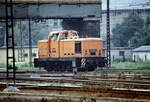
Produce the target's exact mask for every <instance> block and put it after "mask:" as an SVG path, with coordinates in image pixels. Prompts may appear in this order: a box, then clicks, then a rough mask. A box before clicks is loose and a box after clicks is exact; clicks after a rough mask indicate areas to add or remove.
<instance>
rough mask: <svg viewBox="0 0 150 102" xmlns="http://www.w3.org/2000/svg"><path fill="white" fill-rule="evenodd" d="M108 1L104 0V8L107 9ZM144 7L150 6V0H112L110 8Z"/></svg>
mask: <svg viewBox="0 0 150 102" xmlns="http://www.w3.org/2000/svg"><path fill="white" fill-rule="evenodd" d="M106 3H107V0H102V9H103V10H105V9H106ZM147 4H149V5H147ZM130 5H132V6H130ZM135 5H137V6H135ZM144 8H150V0H110V9H144Z"/></svg>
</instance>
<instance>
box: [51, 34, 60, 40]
mask: <svg viewBox="0 0 150 102" xmlns="http://www.w3.org/2000/svg"><path fill="white" fill-rule="evenodd" d="M58 35H59V33H54V34H53V35H52V37H51V40H53V41H55V40H57V39H58Z"/></svg>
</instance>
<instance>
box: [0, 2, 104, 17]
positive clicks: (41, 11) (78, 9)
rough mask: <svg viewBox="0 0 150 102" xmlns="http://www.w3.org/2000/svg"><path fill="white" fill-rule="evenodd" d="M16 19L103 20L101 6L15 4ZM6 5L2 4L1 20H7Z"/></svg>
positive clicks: (0, 8) (0, 10) (0, 5)
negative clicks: (92, 18)
mask: <svg viewBox="0 0 150 102" xmlns="http://www.w3.org/2000/svg"><path fill="white" fill-rule="evenodd" d="M13 6H14V10H13V12H14V19H38V18H39V19H40V18H45V19H54V18H59V19H63V18H87V17H94V18H101V13H100V12H99V11H101V4H53V3H41V4H40V3H25V4H24V3H20V4H18V3H17V4H16V3H15V4H13ZM4 7H5V5H4V4H3V3H1V4H0V12H1V13H0V18H1V19H4V18H5V8H4Z"/></svg>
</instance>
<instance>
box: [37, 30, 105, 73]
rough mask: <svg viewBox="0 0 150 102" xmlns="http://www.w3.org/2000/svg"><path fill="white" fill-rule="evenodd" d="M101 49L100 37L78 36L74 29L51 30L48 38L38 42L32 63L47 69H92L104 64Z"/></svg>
mask: <svg viewBox="0 0 150 102" xmlns="http://www.w3.org/2000/svg"><path fill="white" fill-rule="evenodd" d="M102 49H103V47H102V39H101V38H79V36H78V32H77V31H74V30H64V31H60V32H51V33H50V34H49V37H48V40H42V41H39V42H38V52H39V53H38V55H39V58H36V59H35V60H34V65H35V67H45V69H46V70H47V71H72V70H73V68H78V71H85V70H87V71H93V70H94V69H95V68H97V67H104V66H105V64H106V60H105V57H104V56H103V52H102V51H103V50H102Z"/></svg>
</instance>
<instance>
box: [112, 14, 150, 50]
mask: <svg viewBox="0 0 150 102" xmlns="http://www.w3.org/2000/svg"><path fill="white" fill-rule="evenodd" d="M112 33H113V35H112V43H113V44H114V46H116V47H128V46H130V47H131V46H132V47H139V46H141V45H150V16H148V17H147V18H146V19H145V20H144V19H142V18H141V17H140V16H139V15H138V14H136V13H134V14H133V13H131V14H129V16H128V17H126V18H124V21H123V22H122V23H121V24H117V25H116V27H115V28H114V29H113V30H112Z"/></svg>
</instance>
